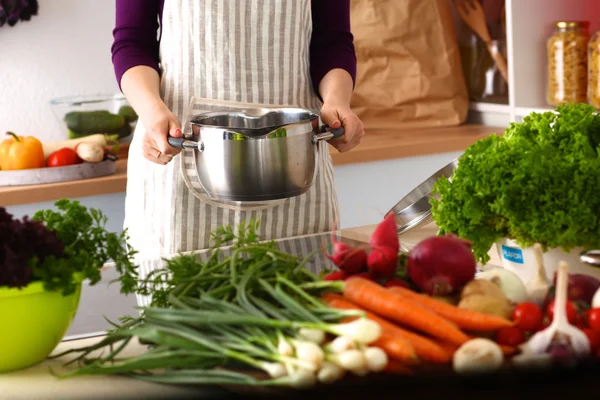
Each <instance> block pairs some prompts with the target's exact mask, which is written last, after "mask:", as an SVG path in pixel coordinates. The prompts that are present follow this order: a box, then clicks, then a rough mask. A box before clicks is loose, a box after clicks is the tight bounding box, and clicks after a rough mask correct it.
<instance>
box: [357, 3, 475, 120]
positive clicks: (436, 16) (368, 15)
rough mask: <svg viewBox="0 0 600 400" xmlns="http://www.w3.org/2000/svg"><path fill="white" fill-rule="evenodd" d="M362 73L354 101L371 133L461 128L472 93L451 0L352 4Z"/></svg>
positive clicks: (358, 78)
mask: <svg viewBox="0 0 600 400" xmlns="http://www.w3.org/2000/svg"><path fill="white" fill-rule="evenodd" d="M351 6H352V8H351V13H352V14H351V15H352V31H353V34H354V40H355V42H354V43H355V47H356V56H357V61H358V71H357V77H356V87H355V92H354V96H353V100H352V108H353V110H354V112H355V113H356V114H357V115H358V116H359V117H360V118H361V119H362V121H363V122H364V124H365V128H366V129H385V130H388V129H398V128H426V127H440V126H455V125H460V124H461V123H462V122H464V121H465V119H466V116H467V111H468V93H467V89H466V86H465V82H464V77H463V73H462V69H461V63H460V53H459V49H458V44H457V41H456V35H455V32H454V25H453V19H452V13H451V9H450V3H449V0H352V1H351Z"/></svg>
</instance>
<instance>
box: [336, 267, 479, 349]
mask: <svg viewBox="0 0 600 400" xmlns="http://www.w3.org/2000/svg"><path fill="white" fill-rule="evenodd" d="M343 287H344V289H343V294H344V297H346V298H347V299H349V300H350V301H352V302H354V303H356V304H357V305H359V306H361V307H364V308H365V309H367V310H369V311H372V312H375V313H377V314H378V315H381V316H382V317H385V318H387V319H391V320H393V321H395V322H399V323H401V324H403V325H406V326H409V327H411V328H414V329H418V330H420V331H422V332H424V333H427V334H429V335H430V336H433V337H435V338H438V339H440V340H445V341H447V342H450V343H454V344H458V345H460V344H463V343H465V342H466V341H467V340H469V337H468V336H467V335H466V334H465V333H464V332H462V331H461V330H460V329H459V328H458V327H457V326H456V325H455V324H453V323H452V322H450V321H448V320H447V319H445V318H443V317H441V316H439V315H438V314H436V313H434V312H433V311H431V310H429V309H428V308H425V307H423V306H422V305H420V304H419V303H417V302H415V301H412V300H409V299H407V298H405V297H403V296H400V295H398V294H396V293H394V292H391V291H390V289H387V288H384V287H382V286H380V285H379V284H377V283H375V282H371V281H368V280H366V279H362V278H350V279H348V280H347V281H345V282H344V286H343Z"/></svg>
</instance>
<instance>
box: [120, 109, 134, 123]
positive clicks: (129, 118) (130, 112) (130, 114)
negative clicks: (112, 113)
mask: <svg viewBox="0 0 600 400" xmlns="http://www.w3.org/2000/svg"><path fill="white" fill-rule="evenodd" d="M119 115H122V116H123V117H124V118H125V122H127V123H130V124H131V123H132V122H135V121H137V120H138V116H137V114H136V113H135V110H134V109H133V108H132V107H131V106H121V108H119Z"/></svg>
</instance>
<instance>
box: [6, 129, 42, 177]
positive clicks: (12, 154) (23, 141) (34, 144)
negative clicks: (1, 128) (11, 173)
mask: <svg viewBox="0 0 600 400" xmlns="http://www.w3.org/2000/svg"><path fill="white" fill-rule="evenodd" d="M6 134H7V135H10V136H12V137H11V138H8V139H5V140H4V141H2V143H0V169H1V170H4V171H8V170H16V169H30V168H42V167H43V166H44V161H45V159H44V146H42V142H40V141H39V140H37V139H36V138H34V137H33V136H27V137H25V136H17V135H15V134H14V133H12V132H6Z"/></svg>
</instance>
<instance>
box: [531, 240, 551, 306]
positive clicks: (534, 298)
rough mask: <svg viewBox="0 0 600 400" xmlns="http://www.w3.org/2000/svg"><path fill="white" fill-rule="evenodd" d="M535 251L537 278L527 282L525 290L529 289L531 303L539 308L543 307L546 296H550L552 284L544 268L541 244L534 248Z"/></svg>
mask: <svg viewBox="0 0 600 400" xmlns="http://www.w3.org/2000/svg"><path fill="white" fill-rule="evenodd" d="M533 251H534V253H535V261H536V264H537V271H536V274H535V276H534V277H533V278H532V279H531V280H530V281H529V282H527V284H526V285H525V288H526V289H527V295H528V296H529V301H531V302H533V303H535V304H537V305H538V306H542V304H543V303H544V299H545V298H546V296H547V295H548V291H549V290H550V283H549V282H548V277H547V276H546V269H545V268H544V260H543V257H542V246H541V245H540V244H539V243H536V244H535V245H534V246H533Z"/></svg>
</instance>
